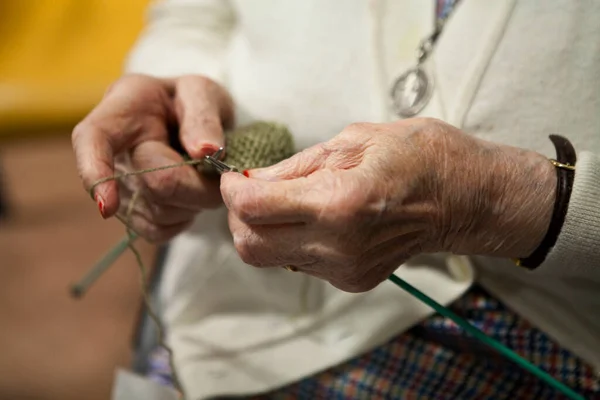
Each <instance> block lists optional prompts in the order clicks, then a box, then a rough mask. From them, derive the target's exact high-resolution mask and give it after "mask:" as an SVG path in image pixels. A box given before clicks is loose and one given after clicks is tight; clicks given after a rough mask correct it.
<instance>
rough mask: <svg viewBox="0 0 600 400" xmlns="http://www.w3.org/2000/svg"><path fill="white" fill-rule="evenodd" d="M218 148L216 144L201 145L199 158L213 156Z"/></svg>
mask: <svg viewBox="0 0 600 400" xmlns="http://www.w3.org/2000/svg"><path fill="white" fill-rule="evenodd" d="M220 147H221V146H218V145H216V144H203V145H202V146H200V156H201V157H204V156H205V155H208V154H213V153H214V152H216V151H217V150H219V148H220Z"/></svg>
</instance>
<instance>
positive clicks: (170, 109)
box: [73, 75, 233, 241]
mask: <svg viewBox="0 0 600 400" xmlns="http://www.w3.org/2000/svg"><path fill="white" fill-rule="evenodd" d="M232 120H233V106H232V101H231V98H230V97H229V95H228V93H227V92H226V91H225V90H224V89H223V88H222V87H221V86H219V85H218V84H216V83H215V82H213V81H211V80H209V79H207V78H204V77H201V76H184V77H180V78H177V79H157V78H153V77H150V76H145V75H128V76H125V77H123V78H121V79H120V80H119V81H117V82H116V83H115V84H113V85H112V86H111V88H110V89H109V90H108V91H107V93H106V95H105V96H104V99H103V100H102V101H101V102H100V104H99V105H98V106H97V107H96V108H95V109H94V110H93V111H92V112H91V113H90V114H89V115H88V116H87V117H86V118H85V119H84V120H83V121H82V122H81V123H79V124H78V125H77V127H76V128H75V130H74V131H73V148H74V150H75V156H76V158H77V166H78V169H79V174H80V176H81V178H82V180H83V184H84V187H85V188H86V190H89V189H90V188H91V187H92V186H93V184H94V182H96V181H98V180H100V179H102V178H107V177H110V176H112V175H114V174H115V173H123V172H130V171H133V170H138V169H148V168H155V167H161V166H164V165H167V164H174V163H178V162H182V161H183V158H182V156H181V155H180V154H178V153H177V152H176V151H175V150H174V149H173V148H172V147H171V146H170V145H169V131H170V130H173V131H175V132H176V133H177V134H178V135H179V139H180V142H181V144H182V145H183V147H184V149H185V150H186V151H187V153H188V154H189V155H190V156H191V157H193V158H200V157H202V156H204V155H205V154H208V153H212V152H214V151H216V150H218V148H219V147H221V146H223V143H224V136H223V126H227V125H230V124H231V123H232ZM136 191H137V192H139V197H138V200H137V201H136V202H135V204H134V207H133V213H132V216H131V223H132V225H133V226H132V228H133V229H134V230H135V231H136V232H137V233H139V234H140V235H142V236H143V237H145V238H146V239H148V240H150V241H164V240H167V239H169V238H171V237H173V236H174V235H176V234H178V233H179V232H181V231H182V230H184V229H185V228H186V227H187V226H188V225H189V224H190V223H191V221H192V220H193V218H194V217H195V215H196V214H197V213H198V212H200V211H201V210H202V209H205V208H214V207H216V206H218V205H220V204H221V194H220V192H219V182H218V180H209V179H206V178H205V177H203V176H201V175H200V174H199V173H198V172H197V171H196V170H195V169H194V168H193V167H191V166H186V167H181V168H174V169H168V170H163V171H158V172H153V173H150V174H145V175H139V176H129V177H127V178H126V179H124V180H122V181H119V182H114V181H109V182H105V183H102V184H100V185H98V186H96V187H95V189H94V196H95V199H96V201H97V203H98V207H99V208H100V213H101V214H102V216H103V217H104V218H109V217H111V216H113V215H115V214H116V213H117V212H120V213H122V214H124V213H125V211H126V210H127V207H128V206H129V203H130V201H131V199H132V194H133V193H134V192H136Z"/></svg>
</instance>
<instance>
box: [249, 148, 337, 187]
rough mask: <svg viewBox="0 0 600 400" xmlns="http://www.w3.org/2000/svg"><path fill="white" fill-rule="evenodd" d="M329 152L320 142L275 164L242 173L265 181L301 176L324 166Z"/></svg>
mask: <svg viewBox="0 0 600 400" xmlns="http://www.w3.org/2000/svg"><path fill="white" fill-rule="evenodd" d="M330 153H331V152H330V151H328V150H327V149H326V147H325V145H324V144H323V143H320V144H317V145H315V146H312V147H309V148H307V149H305V150H303V151H301V152H300V153H296V154H295V155H293V156H292V157H290V158H288V159H286V160H283V161H281V162H279V163H277V164H275V165H272V166H270V167H265V168H256V169H252V170H249V171H244V174H245V175H247V176H249V177H252V178H256V179H262V180H266V181H279V180H289V179H296V178H302V177H306V176H308V175H310V174H312V173H314V172H316V171H318V170H319V169H322V168H324V167H325V164H326V161H327V158H328V157H329V155H330Z"/></svg>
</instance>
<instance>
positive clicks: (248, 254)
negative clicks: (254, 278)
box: [233, 234, 260, 267]
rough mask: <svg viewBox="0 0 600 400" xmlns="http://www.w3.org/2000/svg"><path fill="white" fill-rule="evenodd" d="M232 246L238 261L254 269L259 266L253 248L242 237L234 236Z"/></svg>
mask: <svg viewBox="0 0 600 400" xmlns="http://www.w3.org/2000/svg"><path fill="white" fill-rule="evenodd" d="M233 244H234V247H235V250H236V251H237V253H238V255H239V257H240V259H241V260H242V261H243V262H244V263H245V264H248V265H252V266H255V267H258V266H260V263H259V260H258V258H257V256H256V248H255V246H253V245H252V244H251V243H250V241H249V240H248V239H247V238H246V237H245V236H244V235H240V234H234V237H233Z"/></svg>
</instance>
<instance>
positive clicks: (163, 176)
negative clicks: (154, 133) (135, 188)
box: [131, 141, 221, 212]
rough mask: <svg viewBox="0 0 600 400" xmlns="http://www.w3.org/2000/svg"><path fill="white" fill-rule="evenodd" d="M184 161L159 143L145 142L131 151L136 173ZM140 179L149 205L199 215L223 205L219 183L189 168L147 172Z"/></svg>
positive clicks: (182, 167) (163, 144)
mask: <svg viewBox="0 0 600 400" xmlns="http://www.w3.org/2000/svg"><path fill="white" fill-rule="evenodd" d="M182 161H183V158H182V157H181V155H179V154H178V153H177V152H176V151H175V150H173V149H172V148H171V147H169V146H168V145H167V144H166V143H163V142H158V141H147V142H143V143H141V144H139V145H138V146H137V147H135V149H133V151H132V152H131V163H132V165H133V167H134V168H135V169H136V170H151V169H153V168H158V167H163V166H165V165H172V164H177V163H181V162H182ZM139 178H140V180H141V181H142V188H143V189H142V190H143V195H144V197H145V198H146V199H147V200H148V202H149V203H154V204H156V205H162V206H172V207H179V208H184V209H186V210H188V211H195V212H198V211H201V210H202V209H204V208H214V207H217V206H218V205H219V204H221V193H220V191H219V182H218V180H212V179H210V178H207V177H204V176H203V175H201V174H200V173H198V172H197V170H196V169H195V168H194V167H192V166H189V165H186V166H180V167H176V168H171V169H163V170H159V171H152V172H147V173H145V174H143V175H140V176H139Z"/></svg>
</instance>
